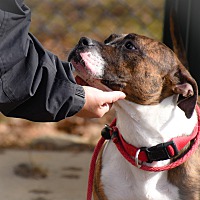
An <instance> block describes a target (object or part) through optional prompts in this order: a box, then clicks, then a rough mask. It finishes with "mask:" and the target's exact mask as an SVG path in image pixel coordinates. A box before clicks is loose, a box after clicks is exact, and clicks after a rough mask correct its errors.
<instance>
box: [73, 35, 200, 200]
mask: <svg viewBox="0 0 200 200" xmlns="http://www.w3.org/2000/svg"><path fill="white" fill-rule="evenodd" d="M69 61H70V62H72V64H73V65H74V66H75V68H76V71H77V73H78V75H79V76H80V77H81V78H82V79H83V80H84V81H86V82H87V83H88V84H89V85H91V86H93V87H96V88H99V89H102V90H105V91H109V90H120V91H123V92H124V93H125V94H126V100H120V101H118V102H116V103H115V104H114V108H115V110H116V115H117V125H116V126H117V127H118V129H119V131H120V133H121V134H122V136H123V138H124V139H125V140H126V141H127V142H128V143H129V144H132V145H134V146H135V147H138V148H139V147H151V146H155V145H157V144H159V143H164V142H167V141H169V140H170V139H171V138H176V137H179V136H182V135H190V134H191V133H192V132H193V129H194V127H195V126H196V124H197V121H198V116H197V112H196V110H195V106H196V103H197V97H198V91H197V84H196V82H195V80H194V79H193V78H192V77H191V75H190V73H189V72H188V71H187V70H186V69H185V67H184V66H183V65H182V64H181V63H180V61H179V60H178V58H177V57H176V55H175V54H174V53H173V52H172V51H171V50H170V49H169V48H167V47H166V46H165V45H164V44H162V43H160V42H158V41H155V40H153V39H150V38H147V37H145V36H140V35H137V34H127V35H116V34H113V35H111V36H110V37H109V38H108V39H106V40H105V43H100V42H97V41H95V40H92V39H90V38H86V37H83V38H81V39H80V41H79V43H78V44H77V46H76V47H75V48H74V49H73V50H72V52H71V53H70V55H69ZM184 151H186V150H184ZM199 160H200V150H199V149H198V150H196V152H195V153H194V154H193V155H192V156H191V157H190V158H189V159H188V160H187V161H186V162H185V163H184V164H182V165H180V166H178V167H176V168H175V169H172V170H169V171H162V172H148V171H143V170H141V169H139V168H137V167H134V166H132V165H131V164H130V163H128V162H127V161H126V160H125V159H124V157H123V156H122V155H121V154H120V153H119V151H118V150H117V148H116V146H115V145H114V143H113V142H112V141H109V142H108V143H107V145H106V146H105V147H104V150H103V152H102V154H101V157H100V158H99V162H98V165H99V166H98V167H97V171H96V177H95V186H94V199H95V200H97V199H98V200H145V199H148V200H150V199H151V200H180V199H181V200H189V199H190V200H199V199H200V162H199ZM171 161H172V160H169V159H168V160H164V161H157V162H155V161H154V162H152V163H143V165H147V166H163V165H166V164H168V163H169V162H171Z"/></svg>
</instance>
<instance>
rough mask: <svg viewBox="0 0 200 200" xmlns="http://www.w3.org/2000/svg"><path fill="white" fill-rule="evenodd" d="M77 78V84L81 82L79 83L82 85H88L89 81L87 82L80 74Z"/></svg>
mask: <svg viewBox="0 0 200 200" xmlns="http://www.w3.org/2000/svg"><path fill="white" fill-rule="evenodd" d="M75 80H76V82H77V84H79V85H82V86H84V85H88V83H87V82H85V81H84V80H83V79H82V78H81V77H80V76H76V77H75Z"/></svg>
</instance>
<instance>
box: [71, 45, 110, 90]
mask: <svg viewBox="0 0 200 200" xmlns="http://www.w3.org/2000/svg"><path fill="white" fill-rule="evenodd" d="M68 61H69V62H71V63H72V64H73V66H74V68H75V69H76V74H75V75H76V77H75V79H76V82H77V84H79V85H82V86H86V85H89V86H92V87H95V88H98V89H101V90H103V91H111V90H112V89H111V87H109V82H110V81H106V80H104V78H103V77H104V67H105V66H104V65H105V62H104V60H103V59H102V57H101V56H99V54H98V53H96V52H95V51H94V52H91V51H86V52H80V50H79V49H74V50H73V51H72V52H71V53H70V55H69V58H68ZM113 85H114V83H113Z"/></svg>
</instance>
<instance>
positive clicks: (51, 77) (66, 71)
mask: <svg viewBox="0 0 200 200" xmlns="http://www.w3.org/2000/svg"><path fill="white" fill-rule="evenodd" d="M30 20H31V12H30V9H29V8H28V7H27V6H25V5H24V4H23V1H20V0H16V1H15V0H6V1H0V111H1V112H2V113H3V114H4V115H6V116H10V117H20V118H25V119H29V120H32V121H58V120H61V119H64V118H66V117H69V116H72V115H74V114H76V113H77V112H78V111H80V109H81V108H82V107H83V105H84V104H85V92H84V89H83V87H82V86H80V85H77V84H76V82H75V80H74V78H73V73H72V71H73V70H72V68H73V67H72V65H71V64H70V63H67V62H62V61H60V60H59V59H58V58H57V57H56V56H55V55H53V54H52V53H50V52H49V51H47V50H45V49H44V47H43V46H42V45H41V44H40V43H39V41H38V40H37V39H36V38H35V37H34V36H33V35H32V34H30V33H29V25H30Z"/></svg>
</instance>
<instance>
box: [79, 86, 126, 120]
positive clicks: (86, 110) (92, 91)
mask: <svg viewBox="0 0 200 200" xmlns="http://www.w3.org/2000/svg"><path fill="white" fill-rule="evenodd" d="M83 88H84V90H85V105H84V106H83V108H82V109H81V110H80V111H79V112H78V113H77V114H76V116H78V117H84V118H100V117H103V115H104V114H105V113H107V112H108V111H109V110H110V108H111V107H112V103H114V102H116V101H117V100H120V99H124V98H125V97H126V95H125V94H124V93H123V92H120V91H111V92H104V91H102V90H99V89H97V88H93V87H90V86H83Z"/></svg>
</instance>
